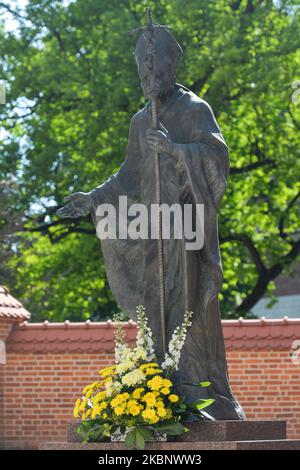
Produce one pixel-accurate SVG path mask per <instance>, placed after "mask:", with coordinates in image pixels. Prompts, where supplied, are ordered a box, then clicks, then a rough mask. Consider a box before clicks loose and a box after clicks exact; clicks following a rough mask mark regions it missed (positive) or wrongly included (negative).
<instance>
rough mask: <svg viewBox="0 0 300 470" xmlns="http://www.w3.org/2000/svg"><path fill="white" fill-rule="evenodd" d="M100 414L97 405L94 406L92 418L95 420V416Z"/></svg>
mask: <svg viewBox="0 0 300 470" xmlns="http://www.w3.org/2000/svg"><path fill="white" fill-rule="evenodd" d="M99 413H100V406H99V405H96V406H94V408H93V411H92V418H93V419H94V418H96V416H97V415H98V414H99Z"/></svg>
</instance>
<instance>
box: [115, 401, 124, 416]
mask: <svg viewBox="0 0 300 470" xmlns="http://www.w3.org/2000/svg"><path fill="white" fill-rule="evenodd" d="M125 410H126V405H125V403H122V404H121V405H119V406H117V407H116V408H115V409H114V412H115V414H116V415H117V416H121V415H123V414H124V413H125Z"/></svg>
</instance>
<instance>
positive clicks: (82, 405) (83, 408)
mask: <svg viewBox="0 0 300 470" xmlns="http://www.w3.org/2000/svg"><path fill="white" fill-rule="evenodd" d="M87 402H88V401H87V399H86V398H84V399H83V400H82V402H81V404H80V406H79V410H80V411H84V410H85V407H86V405H87Z"/></svg>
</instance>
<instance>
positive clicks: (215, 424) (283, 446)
mask: <svg viewBox="0 0 300 470" xmlns="http://www.w3.org/2000/svg"><path fill="white" fill-rule="evenodd" d="M78 424H79V421H72V422H70V423H69V425H68V442H42V443H41V444H40V449H41V450H105V451H113V450H122V451H123V450H127V449H126V447H125V445H124V443H119V442H114V443H111V442H97V443H91V444H81V443H80V436H79V435H78V433H77V432H76V429H77V426H78ZM186 426H187V427H188V428H189V432H187V433H186V434H184V435H182V436H179V437H177V438H176V439H174V438H173V439H170V438H169V439H168V442H155V443H147V444H146V447H145V450H251V449H253V450H276V449H277V450H300V440H291V439H286V422H285V421H200V422H192V423H186Z"/></svg>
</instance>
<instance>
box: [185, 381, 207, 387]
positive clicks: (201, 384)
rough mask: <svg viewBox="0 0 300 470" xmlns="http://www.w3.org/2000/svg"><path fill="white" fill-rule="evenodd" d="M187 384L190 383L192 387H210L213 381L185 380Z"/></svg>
mask: <svg viewBox="0 0 300 470" xmlns="http://www.w3.org/2000/svg"><path fill="white" fill-rule="evenodd" d="M185 385H190V386H192V387H209V386H210V385H211V382H197V383H195V382H185Z"/></svg>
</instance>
